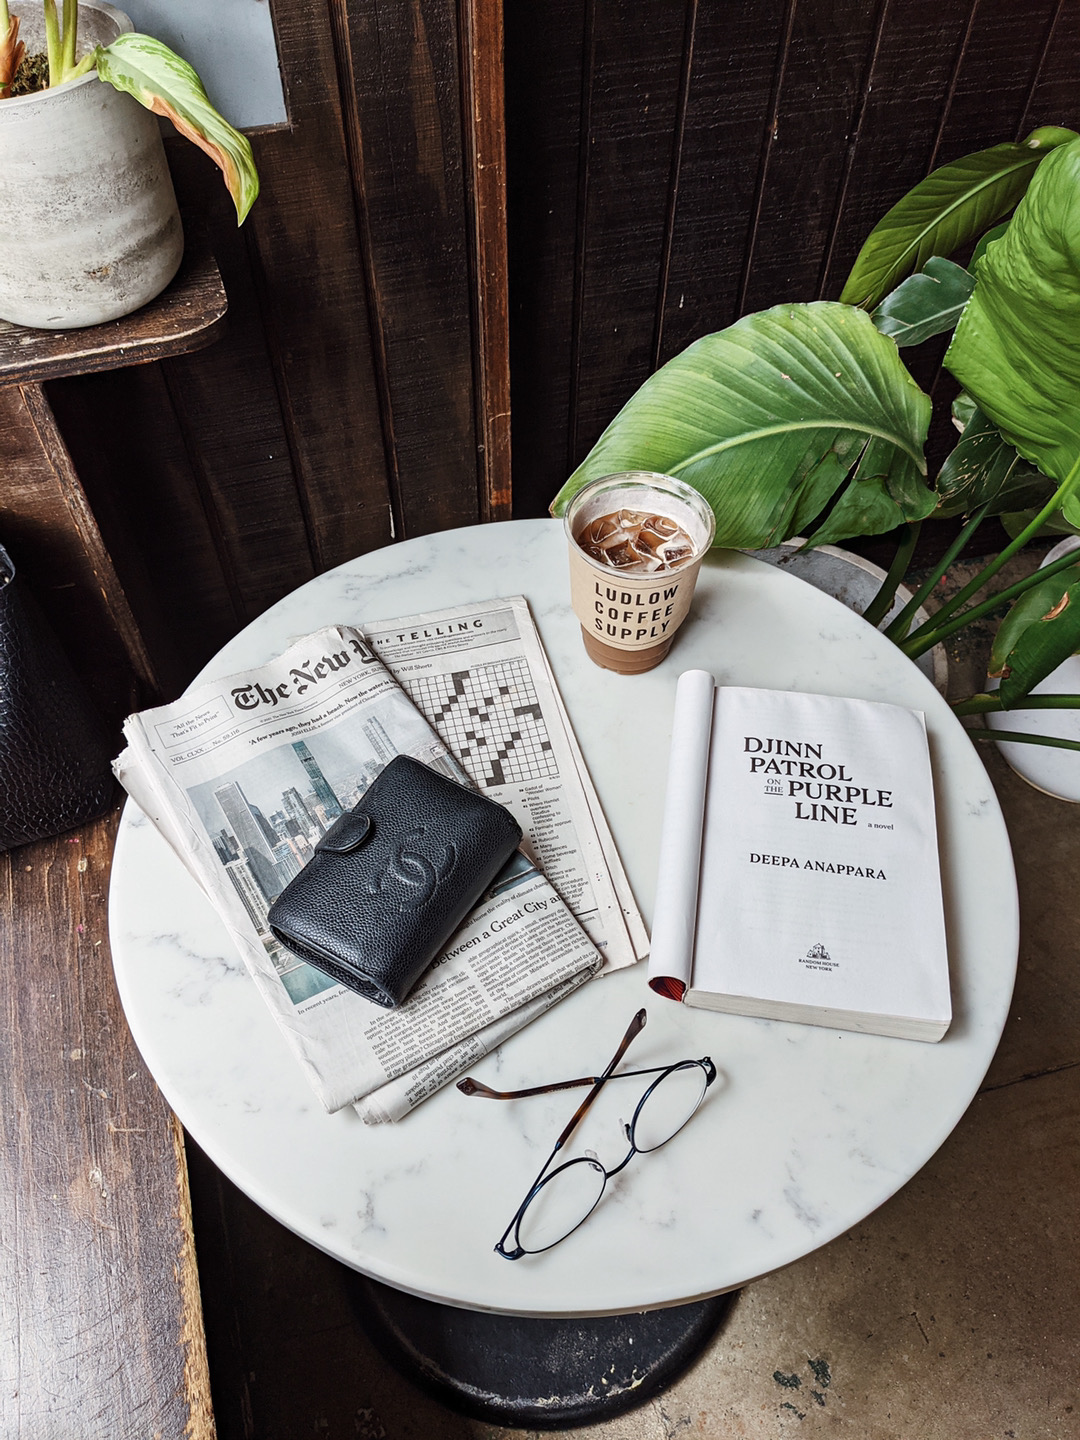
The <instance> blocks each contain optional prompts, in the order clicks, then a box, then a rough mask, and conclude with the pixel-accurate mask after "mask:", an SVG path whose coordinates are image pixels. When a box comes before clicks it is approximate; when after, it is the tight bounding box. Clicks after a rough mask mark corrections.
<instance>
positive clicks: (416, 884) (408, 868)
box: [368, 825, 457, 912]
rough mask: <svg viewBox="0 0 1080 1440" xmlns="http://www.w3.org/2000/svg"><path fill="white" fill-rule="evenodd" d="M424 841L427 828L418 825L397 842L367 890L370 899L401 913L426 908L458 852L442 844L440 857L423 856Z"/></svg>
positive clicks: (449, 845)
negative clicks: (381, 870) (384, 867)
mask: <svg viewBox="0 0 1080 1440" xmlns="http://www.w3.org/2000/svg"><path fill="white" fill-rule="evenodd" d="M426 837H427V827H426V826H424V825H418V826H417V827H416V829H414V830H409V831H407V832H406V834H405V835H404V836H403V837H402V839H401V840H399V841H398V843H397V846H396V847H395V849H394V853H393V854H392V855H391V857H390V861H389V864H388V865H387V867H386V869H385V870H384V871H383V873H382V875H381V876H380V877H379V879H378V880H376V881H375V882H374V883H373V884H371V885H370V886H369V887H368V889H369V893H370V894H371V895H372V896H373V897H377V898H379V899H383V900H387V901H389V902H390V903H391V904H392V905H396V907H397V909H398V910H399V911H402V912H405V911H408V910H419V909H420V907H421V906H422V905H426V904H427V902H428V901H429V900H430V899H431V897H432V895H434V894H435V891H436V890H437V889H438V887H439V885H440V884H441V883H442V881H443V880H445V879H446V877H447V875H449V874H450V871H451V870H452V869H453V868H454V863H455V861H456V860H457V850H456V848H455V847H454V846H453V845H452V844H443V845H441V846H440V849H441V854H439V855H437V856H432V855H430V854H426V853H425V851H424V849H423V848H422V846H423V842H424V840H425V838H426ZM436 843H438V842H436Z"/></svg>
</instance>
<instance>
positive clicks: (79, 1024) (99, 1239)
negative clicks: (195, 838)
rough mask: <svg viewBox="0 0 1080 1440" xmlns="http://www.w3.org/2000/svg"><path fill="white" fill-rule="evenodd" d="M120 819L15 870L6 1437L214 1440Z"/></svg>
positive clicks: (9, 903)
mask: <svg viewBox="0 0 1080 1440" xmlns="http://www.w3.org/2000/svg"><path fill="white" fill-rule="evenodd" d="M115 823H116V817H115V815H113V816H110V817H107V818H106V819H104V820H101V821H98V822H95V823H94V824H93V825H90V826H85V827H83V829H82V830H80V831H75V832H73V833H71V834H69V835H67V836H60V837H59V838H57V839H55V840H44V841H40V842H38V843H37V844H35V845H27V846H21V847H20V848H19V849H17V850H13V851H9V852H8V853H7V854H5V855H3V856H0V977H2V978H0V997H2V1001H3V1004H2V1010H0V1027H2V1032H3V1033H2V1040H3V1043H2V1045H0V1088H2V1093H3V1095H4V1105H3V1106H2V1107H0V1110H2V1113H0V1144H2V1147H3V1157H4V1163H3V1165H2V1166H0V1231H2V1233H3V1236H4V1243H3V1245H0V1291H2V1293H3V1294H4V1296H5V1304H4V1305H3V1307H0V1433H3V1434H4V1435H5V1436H11V1437H13V1440H14V1437H18V1440H146V1437H148V1436H153V1435H155V1434H156V1435H160V1436H163V1437H164V1436H169V1437H181V1436H183V1437H185V1440H213V1437H214V1433H215V1429H214V1421H213V1415H212V1409H211V1404H210V1392H209V1378H208V1375H207V1365H206V1354H205V1346H204V1341H203V1330H202V1315H201V1307H200V1301H199V1287H198V1280H197V1278H196V1275H195V1267H194V1257H193V1252H192V1240H191V1233H192V1232H191V1215H190V1204H189V1197H188V1190H187V1179H186V1171H185V1168H184V1156H183V1148H182V1139H181V1137H180V1136H179V1132H178V1130H177V1128H176V1125H175V1121H174V1120H173V1117H172V1116H171V1115H170V1113H169V1110H168V1107H167V1106H166V1105H165V1102H164V1101H163V1099H162V1097H161V1095H160V1094H159V1092H158V1091H157V1089H156V1087H155V1085H154V1083H153V1081H152V1080H151V1078H150V1076H149V1074H148V1073H147V1071H146V1069H145V1067H144V1066H143V1064H142V1061H141V1060H140V1058H139V1055H138V1052H137V1051H136V1049H135V1046H134V1044H133V1042H132V1039H131V1036H130V1034H129V1033H128V1029H127V1026H126V1024H125V1021H124V1017H123V1014H122V1012H121V1010H120V1005H119V1001H118V999H117V995H116V989H115V985H114V982H113V978H112V968H111V965H110V960H109V947H108V939H107V918H106V897H107V889H108V867H109V856H110V852H111V848H112V841H113V837H114V832H115Z"/></svg>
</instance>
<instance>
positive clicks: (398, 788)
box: [270, 755, 521, 1009]
mask: <svg viewBox="0 0 1080 1440" xmlns="http://www.w3.org/2000/svg"><path fill="white" fill-rule="evenodd" d="M520 841H521V830H520V828H519V826H518V823H517V821H516V820H515V819H514V817H513V816H512V815H511V814H510V812H509V810H507V809H505V808H504V807H503V806H502V805H497V804H496V803H495V801H494V800H488V799H486V798H485V797H484V796H483V795H481V794H479V793H478V792H477V791H475V790H470V789H467V788H466V787H465V786H464V785H459V784H457V782H456V781H454V780H448V779H447V778H446V777H445V776H443V775H440V774H438V773H437V772H436V771H434V770H431V769H429V768H428V766H426V765H422V764H421V763H420V761H419V760H413V759H411V758H410V757H409V756H407V755H398V756H396V757H395V758H394V759H393V760H391V761H390V763H389V765H387V766H386V768H385V769H384V770H383V771H382V772H381V773H380V774H379V776H378V777H377V778H376V780H375V781H374V782H373V783H372V785H371V786H370V787H369V788H368V789H367V791H365V793H364V797H363V799H362V800H361V801H360V803H359V804H358V805H357V806H356V807H355V809H353V810H350V811H349V812H348V813H347V814H345V815H341V816H339V817H338V819H337V820H335V821H334V823H333V825H331V827H330V829H329V830H327V832H326V834H325V835H324V836H323V837H322V839H321V840H320V841H319V843H318V845H316V847H315V854H314V855H313V856H312V858H311V859H310V860H309V861H308V863H307V864H306V865H305V866H304V868H303V869H302V870H301V871H300V874H299V875H297V876H295V877H294V878H293V879H292V880H290V882H289V884H288V885H287V886H286V888H285V889H284V890H283V891H282V893H281V894H280V895H279V896H278V898H277V899H276V900H275V901H274V903H273V905H272V906H271V907H270V928H271V930H272V931H273V933H274V935H275V936H276V937H277V939H278V940H280V941H281V943H282V944H283V945H285V946H287V947H288V948H289V949H290V950H291V951H292V952H293V954H295V955H299V956H300V958H301V959H303V960H307V961H308V962H309V964H311V965H314V966H316V968H317V969H319V970H322V971H324V972H325V973H326V974H327V975H330V976H332V977H333V978H334V979H335V980H337V981H339V982H340V984H342V985H347V986H348V987H349V989H350V990H355V991H356V992H357V993H358V994H360V995H363V996H364V997H365V998H366V999H368V1000H374V1001H375V1003H376V1004H377V1005H383V1006H385V1007H386V1008H387V1009H393V1007H394V1006H395V1005H400V1004H401V1002H402V1000H404V999H405V997H406V996H407V995H408V993H409V991H410V990H411V989H412V987H413V986H414V985H415V984H416V982H417V980H419V978H420V976H421V975H422V974H423V973H424V971H425V970H426V969H427V967H428V966H429V965H430V964H431V962H432V961H433V960H434V959H435V958H436V956H437V955H438V954H439V952H440V951H441V950H442V949H443V948H444V947H445V945H446V942H447V941H448V940H449V939H450V937H451V936H452V935H453V933H454V931H455V930H456V929H457V928H458V926H459V925H460V924H461V923H462V921H463V920H464V919H465V917H466V916H467V915H468V913H469V911H470V910H471V909H472V908H473V906H474V905H476V903H477V901H478V900H479V899H480V898H481V896H482V895H483V894H484V891H485V890H487V888H488V887H489V886H490V884H491V882H492V881H493V880H494V879H495V877H496V875H498V873H499V871H500V870H501V869H502V867H503V866H504V865H505V864H506V862H507V860H509V858H510V856H511V855H512V854H513V853H514V851H515V850H516V849H517V846H518V844H519V843H520Z"/></svg>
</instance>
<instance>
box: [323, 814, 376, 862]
mask: <svg viewBox="0 0 1080 1440" xmlns="http://www.w3.org/2000/svg"><path fill="white" fill-rule="evenodd" d="M373 829H374V822H373V821H372V818H371V816H370V815H363V814H361V813H360V812H359V811H356V810H349V811H346V813H345V814H344V815H339V816H338V818H337V819H336V820H335V821H334V823H333V824H332V825H331V826H330V829H329V830H327V832H326V834H325V835H324V836H323V837H322V839H321V840H320V841H319V843H318V844H317V845H316V846H315V849H316V850H329V851H330V853H331V854H332V855H351V854H352V852H353V851H354V850H359V849H360V846H361V845H363V843H364V841H365V840H367V839H368V838H369V837H370V835H371V832H372V830H373Z"/></svg>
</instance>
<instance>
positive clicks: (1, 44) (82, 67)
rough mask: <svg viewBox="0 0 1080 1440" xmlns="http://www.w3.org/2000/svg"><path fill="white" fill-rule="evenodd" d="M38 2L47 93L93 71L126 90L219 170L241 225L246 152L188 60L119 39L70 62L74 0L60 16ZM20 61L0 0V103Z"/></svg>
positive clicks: (252, 179)
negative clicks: (40, 6)
mask: <svg viewBox="0 0 1080 1440" xmlns="http://www.w3.org/2000/svg"><path fill="white" fill-rule="evenodd" d="M42 4H43V7H44V18H45V43H46V50H47V54H48V72H49V76H48V88H50V89H52V88H53V87H55V86H57V85H66V84H67V83H68V82H69V81H72V80H78V79H80V78H81V77H82V76H83V75H87V74H89V73H90V72H91V71H96V72H97V76H98V79H100V80H103V81H105V82H106V83H107V84H110V85H112V86H114V87H115V89H117V90H126V91H127V92H128V94H130V95H133V96H134V97H135V99H136V100H138V102H139V104H140V105H145V107H146V108H147V109H148V110H152V111H153V112H154V113H155V114H156V115H164V116H166V117H167V118H168V119H169V120H171V121H172V122H173V124H174V125H175V126H176V128H177V129H178V130H179V131H180V133H181V134H182V135H186V136H187V138H188V139H189V140H191V141H193V142H194V143H195V144H196V145H198V146H199V148H200V149H202V150H205V151H206V153H207V154H208V155H209V156H210V158H211V159H212V160H213V161H214V163H215V164H216V165H217V166H218V167H219V168H220V170H221V172H222V174H223V175H224V177H225V184H226V186H227V187H228V190H229V194H230V195H231V196H232V199H233V203H234V204H235V206H236V219H237V224H243V222H244V220H245V218H246V217H247V214H248V211H249V210H250V209H251V207H252V205H253V203H254V201H255V198H256V196H257V195H258V193H259V176H258V172H257V170H256V168H255V161H254V158H253V156H252V153H251V146H250V144H249V143H248V141H247V139H246V137H245V136H243V135H241V134H240V132H239V131H238V130H235V129H234V128H233V127H232V126H231V125H230V124H229V123H228V122H227V121H226V120H224V119H223V118H222V116H221V115H219V114H218V112H217V111H216V110H215V109H214V107H213V105H211V103H210V101H209V99H208V98H207V94H206V90H205V89H204V87H203V84H202V81H201V80H200V79H199V77H198V75H197V74H196V73H195V71H194V70H193V69H192V68H191V66H190V65H189V64H188V63H187V61H186V60H182V59H181V58H180V56H179V55H177V54H175V53H174V52H173V51H172V50H170V49H169V48H168V46H167V45H163V44H162V43H161V41H160V40H155V39H153V38H152V37H151V36H149V35H139V34H133V33H128V34H124V35H120V36H118V37H117V38H116V39H115V40H114V41H113V42H112V43H111V44H109V45H105V46H102V45H97V46H95V47H94V49H93V50H91V51H89V52H88V53H87V54H86V55H84V56H83V57H82V59H81V60H79V61H76V58H75V56H76V51H77V48H78V5H77V3H76V0H63V11H62V14H58V13H57V8H56V0H42ZM25 59H26V55H25V46H24V44H23V42H22V41H21V40H20V39H19V19H18V16H16V15H12V14H10V13H9V8H8V0H0V101H2V100H4V99H7V98H10V96H11V91H12V87H13V85H14V84H15V81H16V76H17V74H18V72H19V67H20V65H21V64H22V63H23V62H24V60H25Z"/></svg>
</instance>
